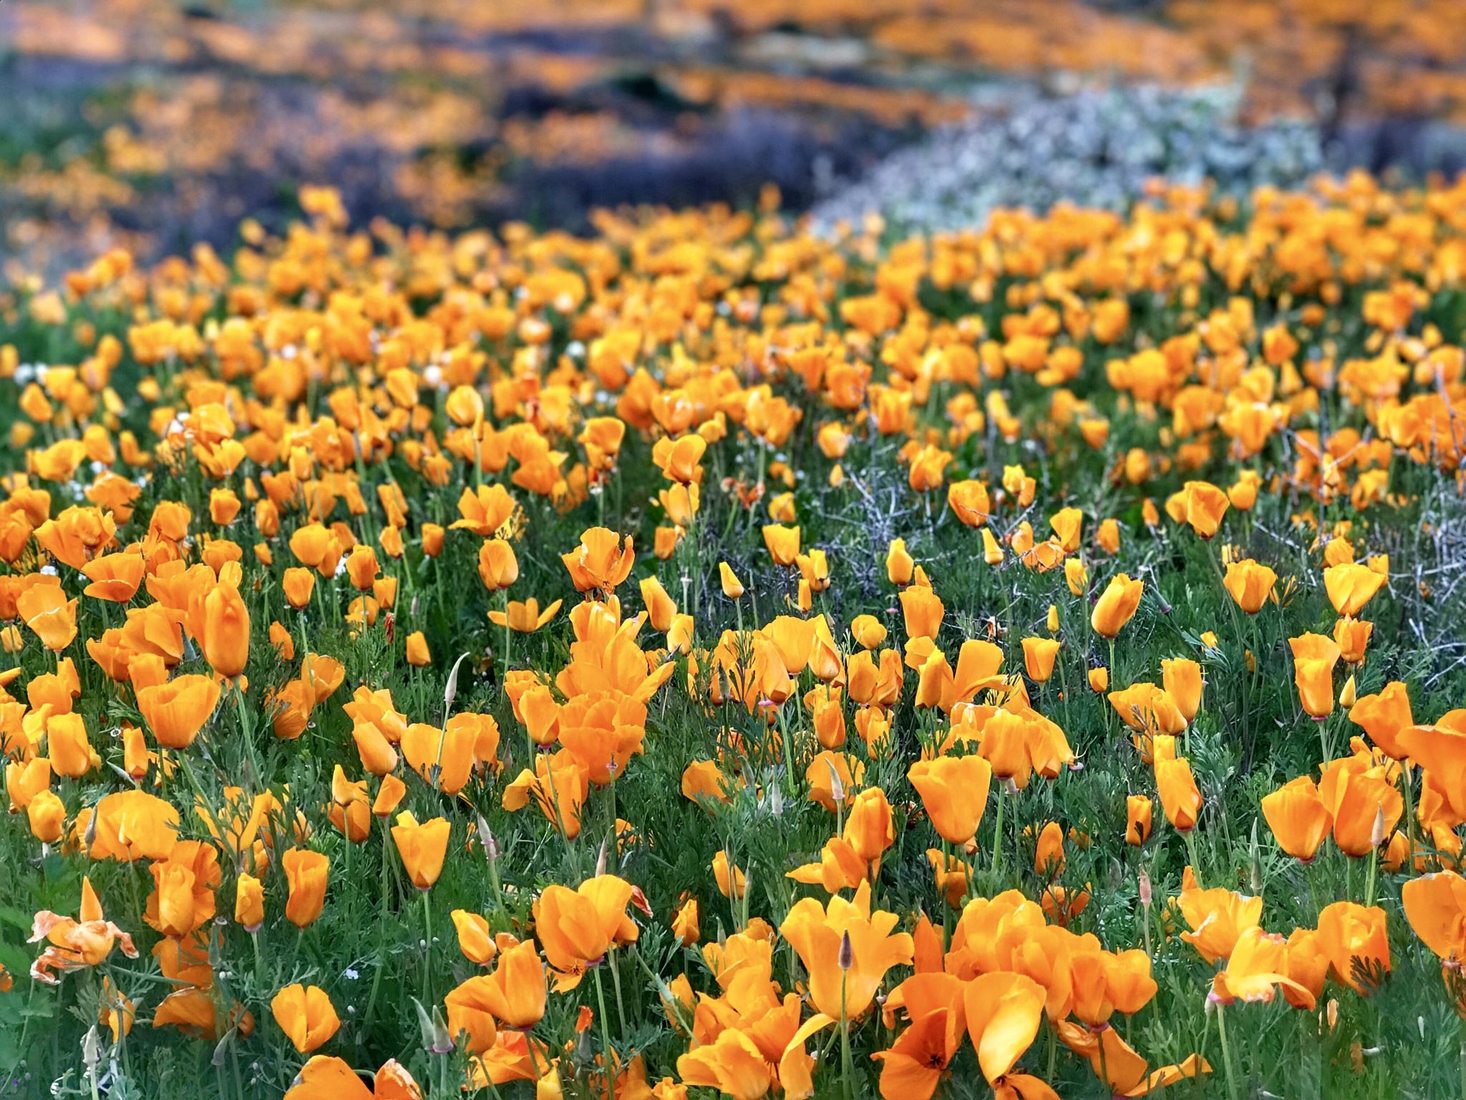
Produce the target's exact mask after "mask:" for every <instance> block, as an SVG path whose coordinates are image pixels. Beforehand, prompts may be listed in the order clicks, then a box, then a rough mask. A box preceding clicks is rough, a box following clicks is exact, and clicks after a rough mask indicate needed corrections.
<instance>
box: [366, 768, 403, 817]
mask: <svg viewBox="0 0 1466 1100" xmlns="http://www.w3.org/2000/svg"><path fill="white" fill-rule="evenodd" d="M406 794H407V784H405V783H403V782H402V780H400V779H398V778H397V777H396V776H395V775H384V776H382V783H381V785H380V786H379V787H378V788H377V797H376V798H375V799H373V800H372V815H373V816H375V817H382V818H385V817H391V816H392V811H393V810H395V809H396V808H397V807H398V805H399V804H400V803H401V802H402V799H403V797H404V796H405V795H406Z"/></svg>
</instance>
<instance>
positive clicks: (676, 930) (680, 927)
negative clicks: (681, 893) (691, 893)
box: [672, 898, 702, 947]
mask: <svg viewBox="0 0 1466 1100" xmlns="http://www.w3.org/2000/svg"><path fill="white" fill-rule="evenodd" d="M672 935H674V936H676V937H677V939H678V940H679V941H681V943H682V946H683V947H691V946H692V945H693V944H695V943H697V941H698V940H699V939H701V938H702V932H701V930H700V928H699V927H698V908H697V899H696V898H688V899H687V901H685V902H683V903H682V908H680V909H678V910H677V915H676V916H674V917H673V918H672Z"/></svg>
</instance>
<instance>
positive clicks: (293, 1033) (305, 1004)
mask: <svg viewBox="0 0 1466 1100" xmlns="http://www.w3.org/2000/svg"><path fill="white" fill-rule="evenodd" d="M270 1012H271V1013H272V1014H273V1015H274V1017H275V1022H276V1023H277V1024H279V1025H280V1030H281V1031H283V1032H284V1033H285V1037H286V1038H287V1039H289V1040H290V1041H291V1042H292V1043H294V1044H295V1049H296V1050H298V1051H300V1052H301V1053H302V1054H309V1053H310V1052H311V1051H313V1050H315V1049H316V1048H317V1047H320V1046H323V1045H325V1043H327V1042H328V1041H330V1038H331V1036H333V1035H335V1034H336V1032H337V1031H339V1030H340V1028H341V1018H340V1017H339V1016H337V1015H336V1008H335V1006H334V1005H332V1004H331V998H330V996H328V995H327V993H326V991H325V990H324V989H322V988H321V987H320V986H318V985H312V986H303V985H300V984H299V983H296V984H294V985H287V986H286V987H285V988H284V989H282V990H280V992H278V993H276V994H275V996H274V999H273V1000H271V1001H270Z"/></svg>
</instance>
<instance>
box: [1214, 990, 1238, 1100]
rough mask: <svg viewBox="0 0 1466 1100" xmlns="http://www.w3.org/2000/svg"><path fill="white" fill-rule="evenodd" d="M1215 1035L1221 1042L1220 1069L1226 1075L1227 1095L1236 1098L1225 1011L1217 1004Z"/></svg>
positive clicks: (1235, 1082) (1235, 1099) (1235, 1081)
mask: <svg viewBox="0 0 1466 1100" xmlns="http://www.w3.org/2000/svg"><path fill="white" fill-rule="evenodd" d="M1217 1037H1218V1038H1219V1039H1220V1040H1221V1042H1222V1069H1223V1070H1224V1071H1225V1073H1226V1075H1227V1095H1228V1096H1229V1097H1231V1098H1232V1100H1237V1076H1236V1073H1235V1071H1234V1070H1233V1069H1232V1048H1231V1047H1230V1046H1228V1045H1227V1012H1226V1009H1225V1008H1224V1007H1223V1006H1222V1005H1221V1003H1220V1002H1219V1003H1218V1004H1217Z"/></svg>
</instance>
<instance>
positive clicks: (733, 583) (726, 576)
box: [718, 561, 744, 600]
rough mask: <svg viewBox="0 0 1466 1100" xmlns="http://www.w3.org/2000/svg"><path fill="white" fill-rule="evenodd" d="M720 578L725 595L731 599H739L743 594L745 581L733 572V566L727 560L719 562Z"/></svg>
mask: <svg viewBox="0 0 1466 1100" xmlns="http://www.w3.org/2000/svg"><path fill="white" fill-rule="evenodd" d="M718 580H719V582H720V583H721V584H722V586H723V595H725V596H727V597H728V598H729V599H730V600H736V599H739V598H740V597H741V596H742V595H743V592H744V588H743V582H742V581H740V580H739V579H738V575H737V574H736V573H734V572H733V568H732V566H730V565H729V564H728V563H727V562H725V561H720V562H719V563H718Z"/></svg>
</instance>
